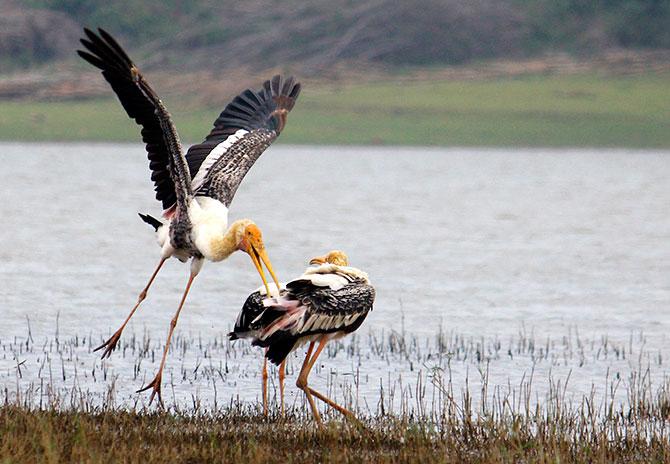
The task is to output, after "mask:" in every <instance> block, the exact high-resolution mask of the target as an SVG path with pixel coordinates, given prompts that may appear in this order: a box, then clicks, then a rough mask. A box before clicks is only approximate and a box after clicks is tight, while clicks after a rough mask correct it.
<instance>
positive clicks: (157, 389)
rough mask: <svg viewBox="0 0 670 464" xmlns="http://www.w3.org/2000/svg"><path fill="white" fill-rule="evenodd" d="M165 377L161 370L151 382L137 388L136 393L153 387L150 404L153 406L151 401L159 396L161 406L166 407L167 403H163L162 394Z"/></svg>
mask: <svg viewBox="0 0 670 464" xmlns="http://www.w3.org/2000/svg"><path fill="white" fill-rule="evenodd" d="M162 377H163V373H162V372H159V373H158V374H156V377H154V379H153V380H152V381H151V383H149V384H148V385H147V386H146V387H143V388H140V389H139V390H137V392H136V393H142V392H145V391H147V390H149V389H150V388H151V389H152V391H151V396H150V397H149V405H150V406H151V403H152V402H153V401H154V397H155V396H158V404H159V405H160V407H161V408H163V409H165V405H164V404H163V397H162V396H161V380H162Z"/></svg>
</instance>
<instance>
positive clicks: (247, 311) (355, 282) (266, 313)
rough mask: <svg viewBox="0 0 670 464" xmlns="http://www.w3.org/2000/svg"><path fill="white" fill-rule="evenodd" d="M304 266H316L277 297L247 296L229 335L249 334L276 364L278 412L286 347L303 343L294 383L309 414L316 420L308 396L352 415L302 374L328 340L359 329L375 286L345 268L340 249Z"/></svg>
mask: <svg viewBox="0 0 670 464" xmlns="http://www.w3.org/2000/svg"><path fill="white" fill-rule="evenodd" d="M310 264H312V265H317V267H312V268H308V269H307V270H306V271H305V273H304V274H303V275H302V276H300V277H299V278H297V279H295V280H292V281H291V282H289V283H287V284H286V285H285V288H284V289H283V290H282V291H281V293H280V295H279V297H277V298H272V297H270V298H268V297H264V295H263V294H262V292H259V291H256V292H254V293H252V294H251V295H249V297H248V298H247V301H246V302H245V304H244V307H243V308H242V311H241V313H240V315H239V317H238V319H237V322H236V324H235V329H234V330H233V332H231V333H230V334H229V337H230V338H231V339H233V340H234V339H237V338H251V339H252V344H253V345H256V346H261V347H265V348H266V349H267V350H266V354H265V356H266V358H267V359H269V360H270V361H271V362H273V363H274V364H278V365H279V366H280V369H279V382H280V383H279V387H280V394H281V401H282V410H283V403H284V388H283V380H284V362H285V360H286V357H287V356H288V354H289V353H290V352H291V351H293V350H295V349H297V348H298V347H299V346H301V345H302V344H303V343H306V342H309V348H308V349H307V355H306V356H305V360H304V362H303V364H302V368H301V369H300V374H299V375H298V380H297V382H296V385H297V386H298V388H300V389H301V390H303V391H304V392H305V395H306V397H307V400H308V401H309V404H310V407H311V409H312V413H313V414H314V418H315V419H316V420H317V422H321V416H320V415H319V411H318V409H317V407H316V404H315V402H314V398H313V397H314V396H316V397H317V398H318V399H320V400H322V401H324V402H325V403H326V404H328V405H330V406H332V407H334V408H335V409H337V410H338V411H340V412H341V413H342V414H344V415H345V416H347V417H350V418H354V419H355V416H354V414H353V413H352V412H351V411H349V410H348V409H345V408H343V407H342V406H340V405H339V404H337V403H335V402H334V401H332V400H331V399H329V398H327V397H326V396H325V395H323V394H322V393H319V392H318V391H316V390H314V389H313V388H311V387H309V386H308V384H307V377H308V376H309V373H310V371H311V370H312V368H313V367H314V364H315V363H316V359H317V358H318V357H319V355H320V354H321V351H323V349H324V347H325V346H326V344H327V343H328V342H329V341H331V340H334V339H337V338H341V337H343V336H345V335H347V334H350V333H351V332H353V331H355V330H356V329H358V328H359V327H360V325H361V324H362V323H363V321H364V320H365V318H366V317H367V315H368V313H369V312H370V311H371V310H372V304H373V303H374V299H375V289H374V287H372V286H371V285H370V280H369V279H368V276H367V274H366V273H365V272H363V271H361V270H359V269H356V268H354V267H349V266H348V258H347V255H346V254H344V253H343V252H342V251H339V250H333V251H331V252H329V253H328V254H326V255H325V256H320V257H317V258H313V259H312V260H310ZM317 342H318V346H317V348H316V350H314V346H315V344H316V343H317Z"/></svg>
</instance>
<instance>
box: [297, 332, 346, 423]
mask: <svg viewBox="0 0 670 464" xmlns="http://www.w3.org/2000/svg"><path fill="white" fill-rule="evenodd" d="M326 343H328V339H327V338H322V339H321V340H320V341H319V346H318V348H317V349H316V351H315V352H314V355H313V356H312V358H311V359H310V360H309V363H308V364H307V369H306V370H305V371H304V372H303V371H302V370H301V371H300V376H299V377H298V382H300V381H301V377H302V383H303V386H302V387H300V385H298V386H299V387H300V388H301V389H302V390H303V391H304V392H305V393H307V392H309V393H310V394H312V395H314V396H316V397H317V398H318V399H320V400H321V401H323V402H324V403H326V404H328V405H329V406H332V407H333V408H335V409H337V410H338V411H340V412H341V413H342V414H344V415H345V416H346V417H347V418H349V419H353V420H354V421H356V422H358V419H356V416H355V415H354V413H353V412H351V411H349V410H348V409H346V408H344V407H342V406H340V405H339V404H337V403H336V402H335V401H333V400H331V399H330V398H328V397H327V396H325V395H324V394H322V393H319V392H318V391H316V390H314V389H313V388H311V387H309V386H308V385H307V377H308V376H309V373H310V371H311V370H312V368H313V367H314V364H315V363H316V358H318V357H319V355H320V354H321V352H322V351H323V349H324V348H325V347H326Z"/></svg>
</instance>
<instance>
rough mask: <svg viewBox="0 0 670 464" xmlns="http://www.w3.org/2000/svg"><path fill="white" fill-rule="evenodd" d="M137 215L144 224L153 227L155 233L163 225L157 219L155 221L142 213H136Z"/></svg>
mask: <svg viewBox="0 0 670 464" xmlns="http://www.w3.org/2000/svg"><path fill="white" fill-rule="evenodd" d="M137 214H139V216H140V217H141V218H142V220H143V221H144V222H146V223H147V224H149V225H150V226H151V227H153V228H154V230H155V231H156V232H158V228H159V227H161V226H163V225H164V224H163V223H162V222H161V221H159V220H158V219H156V218H155V217H153V216H149V215H148V214H142V213H137Z"/></svg>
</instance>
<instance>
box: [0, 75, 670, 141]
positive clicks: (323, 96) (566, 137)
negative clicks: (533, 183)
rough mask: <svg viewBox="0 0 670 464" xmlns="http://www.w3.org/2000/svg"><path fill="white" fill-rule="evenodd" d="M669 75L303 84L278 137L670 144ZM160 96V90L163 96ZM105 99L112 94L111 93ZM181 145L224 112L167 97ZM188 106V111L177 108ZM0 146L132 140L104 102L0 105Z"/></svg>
mask: <svg viewBox="0 0 670 464" xmlns="http://www.w3.org/2000/svg"><path fill="white" fill-rule="evenodd" d="M669 88H670V74H667V73H665V74H643V75H635V76H619V77H613V76H609V77H604V76H600V75H597V74H588V75H565V76H527V77H523V78H500V79H495V80H480V81H434V82H398V83H394V82H380V83H365V84H359V85H356V84H351V85H345V86H341V87H337V88H334V87H325V86H322V85H321V86H309V85H308V86H306V87H305V89H304V90H303V94H302V96H301V98H300V101H299V103H298V105H297V106H296V108H295V109H294V111H293V112H292V113H291V117H290V122H289V125H288V127H287V129H286V130H285V132H284V134H283V135H282V137H281V139H280V140H281V141H282V143H295V144H389V145H442V146H547V147H553V146H556V147H559V146H577V147H589V146H593V147H640V148H654V147H664V148H668V147H670V92H669V91H668V89H669ZM159 90H160V89H159ZM110 92H111V91H110ZM165 100H166V104H167V105H168V108H169V109H170V110H171V112H172V114H173V116H174V118H175V121H176V123H177V127H178V128H179V130H180V133H181V135H182V139H184V140H185V141H188V142H196V141H199V140H200V139H201V138H202V136H203V135H204V134H205V132H206V131H207V130H208V128H209V127H210V126H211V123H212V121H213V120H214V118H215V117H216V115H217V114H218V112H219V111H220V110H221V108H218V107H217V108H196V109H193V108H192V105H185V104H184V102H180V101H179V98H176V97H169V96H168V98H166V99H165ZM184 107H187V108H190V109H185V110H183V109H182V108H184ZM0 140H25V141H40V140H68V141H72V140H96V141H131V142H134V141H138V140H139V133H138V130H137V128H136V127H135V125H134V124H133V123H132V122H131V121H130V120H128V119H127V118H126V116H125V113H124V112H123V110H122V109H121V107H120V105H119V103H118V102H117V101H116V100H114V99H112V98H110V99H105V100H88V101H72V102H69V101H68V102H53V103H47V102H24V101H0Z"/></svg>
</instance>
